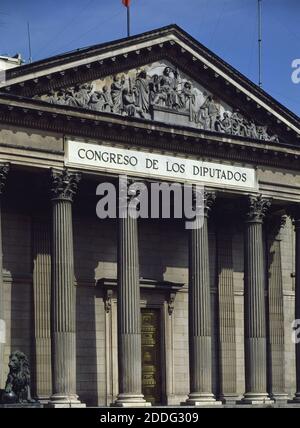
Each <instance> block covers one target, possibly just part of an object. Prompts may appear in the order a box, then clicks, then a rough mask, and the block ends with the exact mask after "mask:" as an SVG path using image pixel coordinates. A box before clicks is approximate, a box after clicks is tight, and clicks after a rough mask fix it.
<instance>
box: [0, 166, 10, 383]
mask: <svg viewBox="0 0 300 428" xmlns="http://www.w3.org/2000/svg"><path fill="white" fill-rule="evenodd" d="M8 172H9V164H0V389H1V388H2V389H4V387H5V379H4V370H5V367H6V365H7V362H6V363H5V361H4V347H5V342H6V322H5V306H4V283H3V243H2V194H3V191H4V188H5V183H6V179H7V174H8Z"/></svg>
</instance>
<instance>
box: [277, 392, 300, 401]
mask: <svg viewBox="0 0 300 428" xmlns="http://www.w3.org/2000/svg"><path fill="white" fill-rule="evenodd" d="M270 398H271V400H274V401H275V403H278V402H280V403H287V401H288V399H289V396H288V394H286V393H282V394H280V393H276V392H274V393H272V394H270ZM299 398H300V397H299ZM299 403H300V399H299Z"/></svg>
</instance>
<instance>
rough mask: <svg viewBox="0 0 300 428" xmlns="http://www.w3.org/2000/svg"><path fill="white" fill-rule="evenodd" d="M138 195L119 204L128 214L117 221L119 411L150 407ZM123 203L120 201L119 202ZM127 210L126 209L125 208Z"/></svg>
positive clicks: (123, 199)
mask: <svg viewBox="0 0 300 428" xmlns="http://www.w3.org/2000/svg"><path fill="white" fill-rule="evenodd" d="M136 197H137V193H136V192H135V191H134V190H132V189H131V190H129V198H126V197H125V198H122V200H120V201H119V203H120V204H123V213H124V208H125V210H126V207H127V204H128V210H127V213H126V215H125V216H124V218H121V216H119V219H118V301H117V308H118V359H119V395H118V398H117V400H116V402H115V403H114V406H117V407H144V406H150V405H151V404H150V403H147V402H146V401H145V400H144V396H143V394H142V348H141V309H140V278H139V248H138V224H137V219H136V218H134V210H133V208H131V206H132V205H131V203H134V202H135V201H136V199H135V198H136ZM120 199H121V198H120ZM124 206H125V207H124Z"/></svg>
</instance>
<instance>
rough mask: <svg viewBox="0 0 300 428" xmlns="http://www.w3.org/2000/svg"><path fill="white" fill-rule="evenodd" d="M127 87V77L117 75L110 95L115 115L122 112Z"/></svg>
mask: <svg viewBox="0 0 300 428" xmlns="http://www.w3.org/2000/svg"><path fill="white" fill-rule="evenodd" d="M124 85H125V76H124V75H123V76H122V77H120V76H119V75H116V76H114V77H113V82H112V84H111V88H110V95H111V99H112V102H113V111H114V112H115V113H121V112H122V92H123V89H124Z"/></svg>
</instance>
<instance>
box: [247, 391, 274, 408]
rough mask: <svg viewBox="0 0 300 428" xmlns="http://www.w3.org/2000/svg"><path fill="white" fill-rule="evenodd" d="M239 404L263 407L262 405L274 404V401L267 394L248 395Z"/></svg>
mask: <svg viewBox="0 0 300 428" xmlns="http://www.w3.org/2000/svg"><path fill="white" fill-rule="evenodd" d="M239 404H251V405H252V406H253V405H256V404H257V405H261V404H267V405H268V404H274V400H271V398H270V397H269V396H268V394H267V393H258V392H257V393H254V392H253V393H252V392H249V393H246V394H245V395H244V397H243V398H242V400H241V401H240V402H239Z"/></svg>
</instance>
